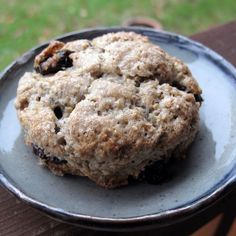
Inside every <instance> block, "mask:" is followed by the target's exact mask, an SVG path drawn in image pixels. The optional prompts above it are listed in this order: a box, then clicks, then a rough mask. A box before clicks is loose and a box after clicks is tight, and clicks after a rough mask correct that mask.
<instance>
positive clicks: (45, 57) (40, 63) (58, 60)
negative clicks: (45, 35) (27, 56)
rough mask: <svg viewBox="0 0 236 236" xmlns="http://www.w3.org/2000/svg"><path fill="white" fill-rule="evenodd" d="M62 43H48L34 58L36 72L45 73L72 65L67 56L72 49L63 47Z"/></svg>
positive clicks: (54, 71)
mask: <svg viewBox="0 0 236 236" xmlns="http://www.w3.org/2000/svg"><path fill="white" fill-rule="evenodd" d="M63 46H64V43H62V42H59V41H54V42H52V43H50V44H49V46H48V47H47V48H45V49H44V50H43V51H42V52H41V53H40V54H39V55H38V56H36V57H35V60H34V69H35V71H36V72H38V73H40V74H42V75H46V74H51V73H56V72H58V71H59V70H65V69H66V68H68V67H71V66H72V65H73V62H72V59H71V58H70V57H69V56H70V54H71V53H72V51H69V50H65V49H63Z"/></svg>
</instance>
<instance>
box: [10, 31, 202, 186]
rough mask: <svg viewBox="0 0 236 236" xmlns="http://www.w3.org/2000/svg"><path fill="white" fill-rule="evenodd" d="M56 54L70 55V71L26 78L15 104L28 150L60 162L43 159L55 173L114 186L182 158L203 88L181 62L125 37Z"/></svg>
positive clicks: (101, 39)
mask: <svg viewBox="0 0 236 236" xmlns="http://www.w3.org/2000/svg"><path fill="white" fill-rule="evenodd" d="M50 47H52V45H51V46H49V49H50ZM47 50H48V49H46V50H45V51H47ZM60 50H70V51H73V53H71V54H70V58H71V59H72V61H73V66H72V67H71V68H67V69H66V70H65V71H59V72H57V73H55V74H53V75H46V76H43V75H41V74H39V73H34V72H33V73H26V74H25V75H24V76H23V77H22V78H21V80H20V82H19V86H18V89H17V99H16V102H15V106H16V109H17V112H18V117H19V119H20V122H21V124H22V126H23V128H24V130H25V131H26V133H25V137H26V142H27V144H31V143H33V144H35V145H37V146H38V147H40V148H41V149H43V150H44V152H45V155H48V156H55V157H57V158H59V160H66V163H63V164H60V165H58V164H56V163H53V162H50V161H48V160H47V161H45V160H42V163H43V164H44V165H46V166H48V167H49V169H51V170H52V171H53V172H54V173H55V174H58V175H63V174H64V173H70V174H75V175H84V176H88V177H89V178H90V179H92V180H93V181H95V182H96V183H97V184H99V185H101V186H104V187H107V188H114V187H118V186H122V185H125V184H127V183H128V176H129V175H131V176H134V177H137V176H138V174H139V173H140V171H141V170H143V169H144V167H145V166H146V165H148V163H149V161H150V160H160V159H168V158H169V157H170V156H171V155H172V154H173V152H175V155H176V156H180V155H182V154H183V153H184V152H185V150H186V149H187V147H188V146H189V144H190V143H191V142H192V141H193V139H194V137H195V135H196V132H197V130H198V120H199V115H198V111H199V107H200V103H199V102H197V101H196V100H195V97H194V96H195V95H200V94H201V89H200V87H199V86H198V84H197V82H196V81H195V80H194V78H193V77H192V75H191V72H190V71H189V69H188V67H187V66H186V65H185V64H184V63H183V62H181V61H180V60H178V59H176V58H173V57H171V56H170V55H168V54H167V53H166V52H164V51H163V50H162V49H161V48H159V47H158V46H156V45H154V44H152V43H150V42H149V41H148V39H147V37H143V36H141V35H137V34H135V33H125V32H119V33H111V34H107V35H104V36H101V37H98V38H96V39H94V40H92V41H89V40H78V41H74V42H69V43H66V44H63V45H60ZM45 51H44V52H43V54H45ZM41 56H42V54H41ZM37 60H38V57H36V61H37Z"/></svg>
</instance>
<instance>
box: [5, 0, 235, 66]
mask: <svg viewBox="0 0 236 236" xmlns="http://www.w3.org/2000/svg"><path fill="white" fill-rule="evenodd" d="M0 6H1V7H0V70H2V69H3V68H4V67H5V66H6V65H7V64H9V63H10V62H11V61H12V60H14V59H16V58H17V57H18V56H19V55H20V54H22V53H23V52H25V51H26V50H28V49H30V48H31V47H33V46H36V45H37V44H38V43H42V42H44V41H47V40H49V39H51V38H53V37H56V36H59V35H61V34H63V33H66V32H70V31H77V30H80V29H82V28H85V27H95V26H112V25H121V24H122V22H123V21H125V20H128V19H130V18H132V17H137V16H146V17H151V18H154V19H156V20H158V21H159V22H160V23H161V24H162V25H163V28H164V29H165V30H169V31H175V32H178V33H181V34H185V35H190V34H193V33H196V32H199V31H201V30H204V29H207V28H209V27H212V26H214V25H217V24H222V23H225V22H227V21H230V20H233V19H235V18H236V13H235V12H236V4H235V0H224V1H221V0H150V1H148V0H139V1H138V0H117V1H116V0H113V1H111V0H110V1H109V0H89V1H86V0H60V1H59V0H51V1H49V0H40V1H34V0H21V1H19V0H0Z"/></svg>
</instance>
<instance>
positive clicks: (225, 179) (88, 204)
mask: <svg viewBox="0 0 236 236" xmlns="http://www.w3.org/2000/svg"><path fill="white" fill-rule="evenodd" d="M117 31H134V32H137V33H141V34H143V35H146V36H148V37H149V38H150V39H151V41H153V42H154V43H156V44H158V45H160V46H161V47H162V48H164V49H165V50H166V51H168V52H169V53H170V54H171V55H173V56H176V57H178V58H180V59H182V60H183V61H184V62H185V63H187V64H188V66H189V68H190V70H191V71H192V73H193V75H194V76H195V78H196V79H197V80H198V82H199V84H200V86H201V88H202V90H203V98H204V103H203V105H202V107H201V111H200V116H201V125H200V131H199V134H198V136H197V138H196V140H195V142H194V143H193V144H192V146H191V148H190V150H189V153H188V156H189V158H188V159H187V160H186V161H185V162H182V163H180V164H178V165H179V167H178V168H179V169H180V171H179V172H178V173H177V175H176V177H175V178H173V179H172V180H171V181H169V182H168V183H165V184H163V185H148V184H145V183H136V184H132V185H130V186H127V187H124V188H120V189H116V190H105V189H103V188H101V187H98V186H96V185H95V184H94V183H93V182H91V181H89V180H88V179H86V178H83V177H73V176H66V177H58V176H54V175H53V174H52V173H51V172H49V171H48V170H47V169H45V168H42V167H41V166H39V165H37V160H36V158H35V157H34V156H33V154H32V153H31V150H30V149H29V148H28V147H26V146H25V144H24V140H23V132H22V130H21V128H20V125H19V122H18V120H17V117H16V112H15V109H14V105H13V103H14V99H15V94H16V88H17V84H18V80H19V78H20V77H21V76H22V75H23V73H24V72H25V71H31V70H32V64H33V59H34V56H35V55H36V54H38V53H39V52H40V51H41V50H42V49H43V48H44V47H45V46H46V44H44V45H41V46H39V47H37V48H34V49H32V50H30V51H29V52H27V53H26V54H24V55H23V56H22V57H20V58H19V59H18V60H17V61H15V62H14V63H13V64H11V65H10V66H9V67H8V68H7V69H6V70H5V71H4V72H3V73H2V75H1V80H0V180H1V183H2V185H3V186H4V187H6V188H7V189H8V190H9V191H11V192H12V193H13V194H15V195H16V196H17V197H19V198H21V199H22V200H23V201H26V202H27V203H28V204H30V205H32V206H34V207H36V208H38V209H40V210H42V211H44V212H46V213H47V214H49V215H51V216H53V217H55V218H58V219H60V220H63V221H66V222H70V223H74V224H77V225H80V226H83V227H89V228H96V229H109V230H134V229H139V228H141V227H142V228H145V227H146V228H149V227H161V226H163V225H171V224H173V223H174V222H176V221H179V220H183V219H184V218H186V217H189V216H191V215H193V214H195V213H196V212H198V211H200V210H202V209H204V208H206V207H207V206H209V205H210V204H212V203H214V202H215V201H216V200H217V199H219V198H220V197H222V196H223V195H224V194H226V192H228V191H229V190H232V189H233V188H234V187H235V186H236V135H235V130H236V72H235V68H234V67H233V66H232V65H230V64H229V63H228V62H227V61H225V60H224V59H223V58H222V57H221V56H219V55H218V54H216V53H215V52H213V51H211V50H210V49H208V48H206V47H204V46H203V45H201V44H198V43H196V42H194V41H191V40H189V39H187V38H185V37H182V36H179V35H176V34H172V33H168V32H163V31H161V32H160V31H155V30H150V29H146V28H100V29H90V30H85V31H81V32H75V33H70V34H67V35H65V36H63V37H60V38H58V39H60V40H62V41H64V42H67V41H71V40H75V39H82V38H87V39H91V38H94V37H96V36H100V35H102V34H105V33H108V32H117Z"/></svg>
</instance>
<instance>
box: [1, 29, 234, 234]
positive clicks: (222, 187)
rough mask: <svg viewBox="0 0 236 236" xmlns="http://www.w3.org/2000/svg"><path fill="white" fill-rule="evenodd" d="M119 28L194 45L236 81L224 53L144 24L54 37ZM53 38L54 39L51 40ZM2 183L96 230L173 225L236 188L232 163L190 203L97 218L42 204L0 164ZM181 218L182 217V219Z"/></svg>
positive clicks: (51, 211) (53, 212)
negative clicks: (211, 184)
mask: <svg viewBox="0 0 236 236" xmlns="http://www.w3.org/2000/svg"><path fill="white" fill-rule="evenodd" d="M118 31H133V32H136V33H144V32H146V33H147V32H148V33H150V35H148V36H149V37H150V36H151V35H153V36H157V35H158V36H159V37H160V36H162V37H164V38H170V40H171V39H172V40H176V41H178V42H180V43H183V44H186V43H187V44H188V46H189V47H195V48H197V49H198V50H199V51H200V52H202V53H204V55H205V56H206V57H208V58H210V60H211V61H214V63H216V64H217V66H219V67H220V68H221V69H223V70H226V71H227V73H228V74H229V75H230V77H232V79H233V80H234V82H236V71H235V68H234V66H233V65H232V64H231V63H229V62H228V61H227V60H226V59H224V58H223V57H222V56H221V55H219V54H218V53H216V52H215V51H213V50H212V49H210V48H208V47H206V46H204V45H203V44H201V43H198V42H196V41H194V40H192V39H189V38H187V37H185V36H182V35H179V34H176V33H173V32H168V31H163V30H162V31H159V30H154V29H149V28H145V27H97V28H88V29H84V30H81V31H74V32H69V33H67V34H63V35H62V36H59V37H56V38H54V39H52V40H62V39H63V40H65V39H66V38H69V37H72V36H73V35H74V36H76V35H82V34H89V33H91V32H93V33H94V34H95V33H96V32H100V33H101V32H102V34H105V33H108V32H118ZM50 41H51V40H50ZM50 41H47V42H45V43H43V44H40V45H38V46H36V47H34V48H32V49H30V50H28V51H27V52H26V53H24V54H23V55H22V56H20V57H19V58H18V59H16V60H15V61H13V62H12V63H11V64H10V65H9V66H8V67H6V69H5V70H4V71H3V72H2V73H0V83H2V82H3V81H4V80H5V79H6V78H7V75H8V74H9V73H11V71H12V70H14V69H15V67H17V66H21V65H24V63H25V62H26V61H27V60H28V59H29V58H30V57H31V56H32V54H35V53H36V51H39V50H41V49H42V48H43V47H45V46H46V45H47V44H48V43H49V42H50ZM0 184H1V185H2V186H3V187H5V188H6V189H7V190H8V191H10V192H11V193H13V194H14V195H15V196H16V197H18V198H19V199H21V200H23V201H24V202H26V203H27V204H29V205H31V206H33V207H35V208H37V209H39V210H41V211H44V212H46V213H47V214H48V215H50V216H52V217H53V218H56V219H60V220H62V221H65V222H67V223H72V224H77V225H80V226H83V227H87V228H96V229H109V230H116V229H119V230H120V229H121V228H122V229H131V228H132V229H134V228H140V227H144V226H146V227H148V228H150V224H151V223H154V224H155V226H156V227H158V226H159V227H161V226H165V225H171V224H173V222H177V221H179V220H181V219H183V218H187V217H189V216H191V215H193V214H195V213H196V212H198V211H199V212H200V211H201V210H204V209H205V208H206V207H208V206H209V205H211V204H213V203H214V202H216V201H217V200H219V199H220V198H221V197H223V196H224V195H226V193H228V192H230V191H231V190H233V188H234V187H236V164H235V165H234V166H233V168H232V170H231V171H229V173H228V174H227V175H226V176H224V177H223V178H222V179H221V180H220V181H219V182H218V183H217V184H216V185H215V186H213V187H212V189H210V190H208V191H207V192H206V193H204V194H203V196H200V197H198V198H197V199H195V200H194V201H192V202H190V203H189V202H187V203H186V204H185V205H183V206H179V207H177V208H174V209H171V210H167V211H163V212H159V213H153V214H147V215H143V216H134V217H125V218H123V217H117V218H116V217H107V218H106V217H98V216H90V215H84V214H79V213H72V212H68V211H65V210H63V209H62V208H56V207H52V206H49V205H47V204H45V203H42V202H40V201H38V200H35V199H34V198H32V197H29V196H28V195H27V194H26V193H24V192H23V191H22V190H20V189H19V188H18V187H17V186H16V185H14V181H13V180H12V179H11V178H8V177H7V173H4V170H2V168H1V165H0ZM180 218H181V219H180Z"/></svg>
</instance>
